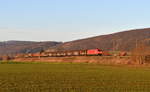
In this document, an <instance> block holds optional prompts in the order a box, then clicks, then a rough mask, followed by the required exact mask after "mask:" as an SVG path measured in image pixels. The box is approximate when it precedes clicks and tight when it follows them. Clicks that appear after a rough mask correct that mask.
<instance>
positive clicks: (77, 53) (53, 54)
mask: <svg viewBox="0 0 150 92" xmlns="http://www.w3.org/2000/svg"><path fill="white" fill-rule="evenodd" d="M105 54H106V53H105ZM102 55H104V52H103V51H102V50H101V49H98V48H97V49H89V50H72V51H56V52H45V51H41V52H39V53H28V54H19V55H16V58H19V57H25V58H28V57H64V56H102Z"/></svg>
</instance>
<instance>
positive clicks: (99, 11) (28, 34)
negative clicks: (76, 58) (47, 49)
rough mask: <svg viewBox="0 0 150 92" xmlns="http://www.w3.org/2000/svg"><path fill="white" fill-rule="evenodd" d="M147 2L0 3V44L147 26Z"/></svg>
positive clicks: (38, 0)
mask: <svg viewBox="0 0 150 92" xmlns="http://www.w3.org/2000/svg"><path fill="white" fill-rule="evenodd" d="M149 10H150V0H0V41H6V40H33V41H52V40H54V41H71V40H75V39H81V38H86V37H91V36H97V35H103V34H110V33H114V32H120V31H124V30H128V29H138V28H147V27H150V12H149Z"/></svg>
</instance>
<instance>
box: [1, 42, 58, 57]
mask: <svg viewBox="0 0 150 92" xmlns="http://www.w3.org/2000/svg"><path fill="white" fill-rule="evenodd" d="M58 44H61V42H51V41H47V42H33V41H6V42H0V55H6V54H8V55H11V54H17V53H34V52H39V51H41V50H43V49H44V50H45V49H48V48H50V47H53V46H56V45H58Z"/></svg>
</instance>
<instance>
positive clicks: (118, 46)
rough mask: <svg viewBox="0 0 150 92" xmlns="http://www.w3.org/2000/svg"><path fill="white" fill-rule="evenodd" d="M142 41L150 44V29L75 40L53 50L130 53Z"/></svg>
mask: <svg viewBox="0 0 150 92" xmlns="http://www.w3.org/2000/svg"><path fill="white" fill-rule="evenodd" d="M141 41H149V42H150V28H146V29H136V30H129V31H124V32H118V33H114V34H108V35H101V36H96V37H91V38H87V39H81V40H75V41H71V42H66V43H63V44H59V45H57V46H55V47H52V48H50V49H49V51H51V50H80V49H93V48H100V49H103V50H107V51H111V50H115V51H117V50H118V51H130V50H132V49H133V48H135V46H136V44H137V43H139V42H141Z"/></svg>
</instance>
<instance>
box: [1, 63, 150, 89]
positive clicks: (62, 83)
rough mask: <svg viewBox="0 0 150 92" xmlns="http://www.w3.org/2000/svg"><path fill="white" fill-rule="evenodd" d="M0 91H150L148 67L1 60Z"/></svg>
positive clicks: (149, 69)
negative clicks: (3, 61) (4, 61)
mask: <svg viewBox="0 0 150 92" xmlns="http://www.w3.org/2000/svg"><path fill="white" fill-rule="evenodd" d="M0 92H150V68H148V67H147V68H146V67H142V68H140V67H138V68H136V67H128V66H106V65H96V64H84V63H80V64H79V63H76V64H75V63H1V64H0Z"/></svg>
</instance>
